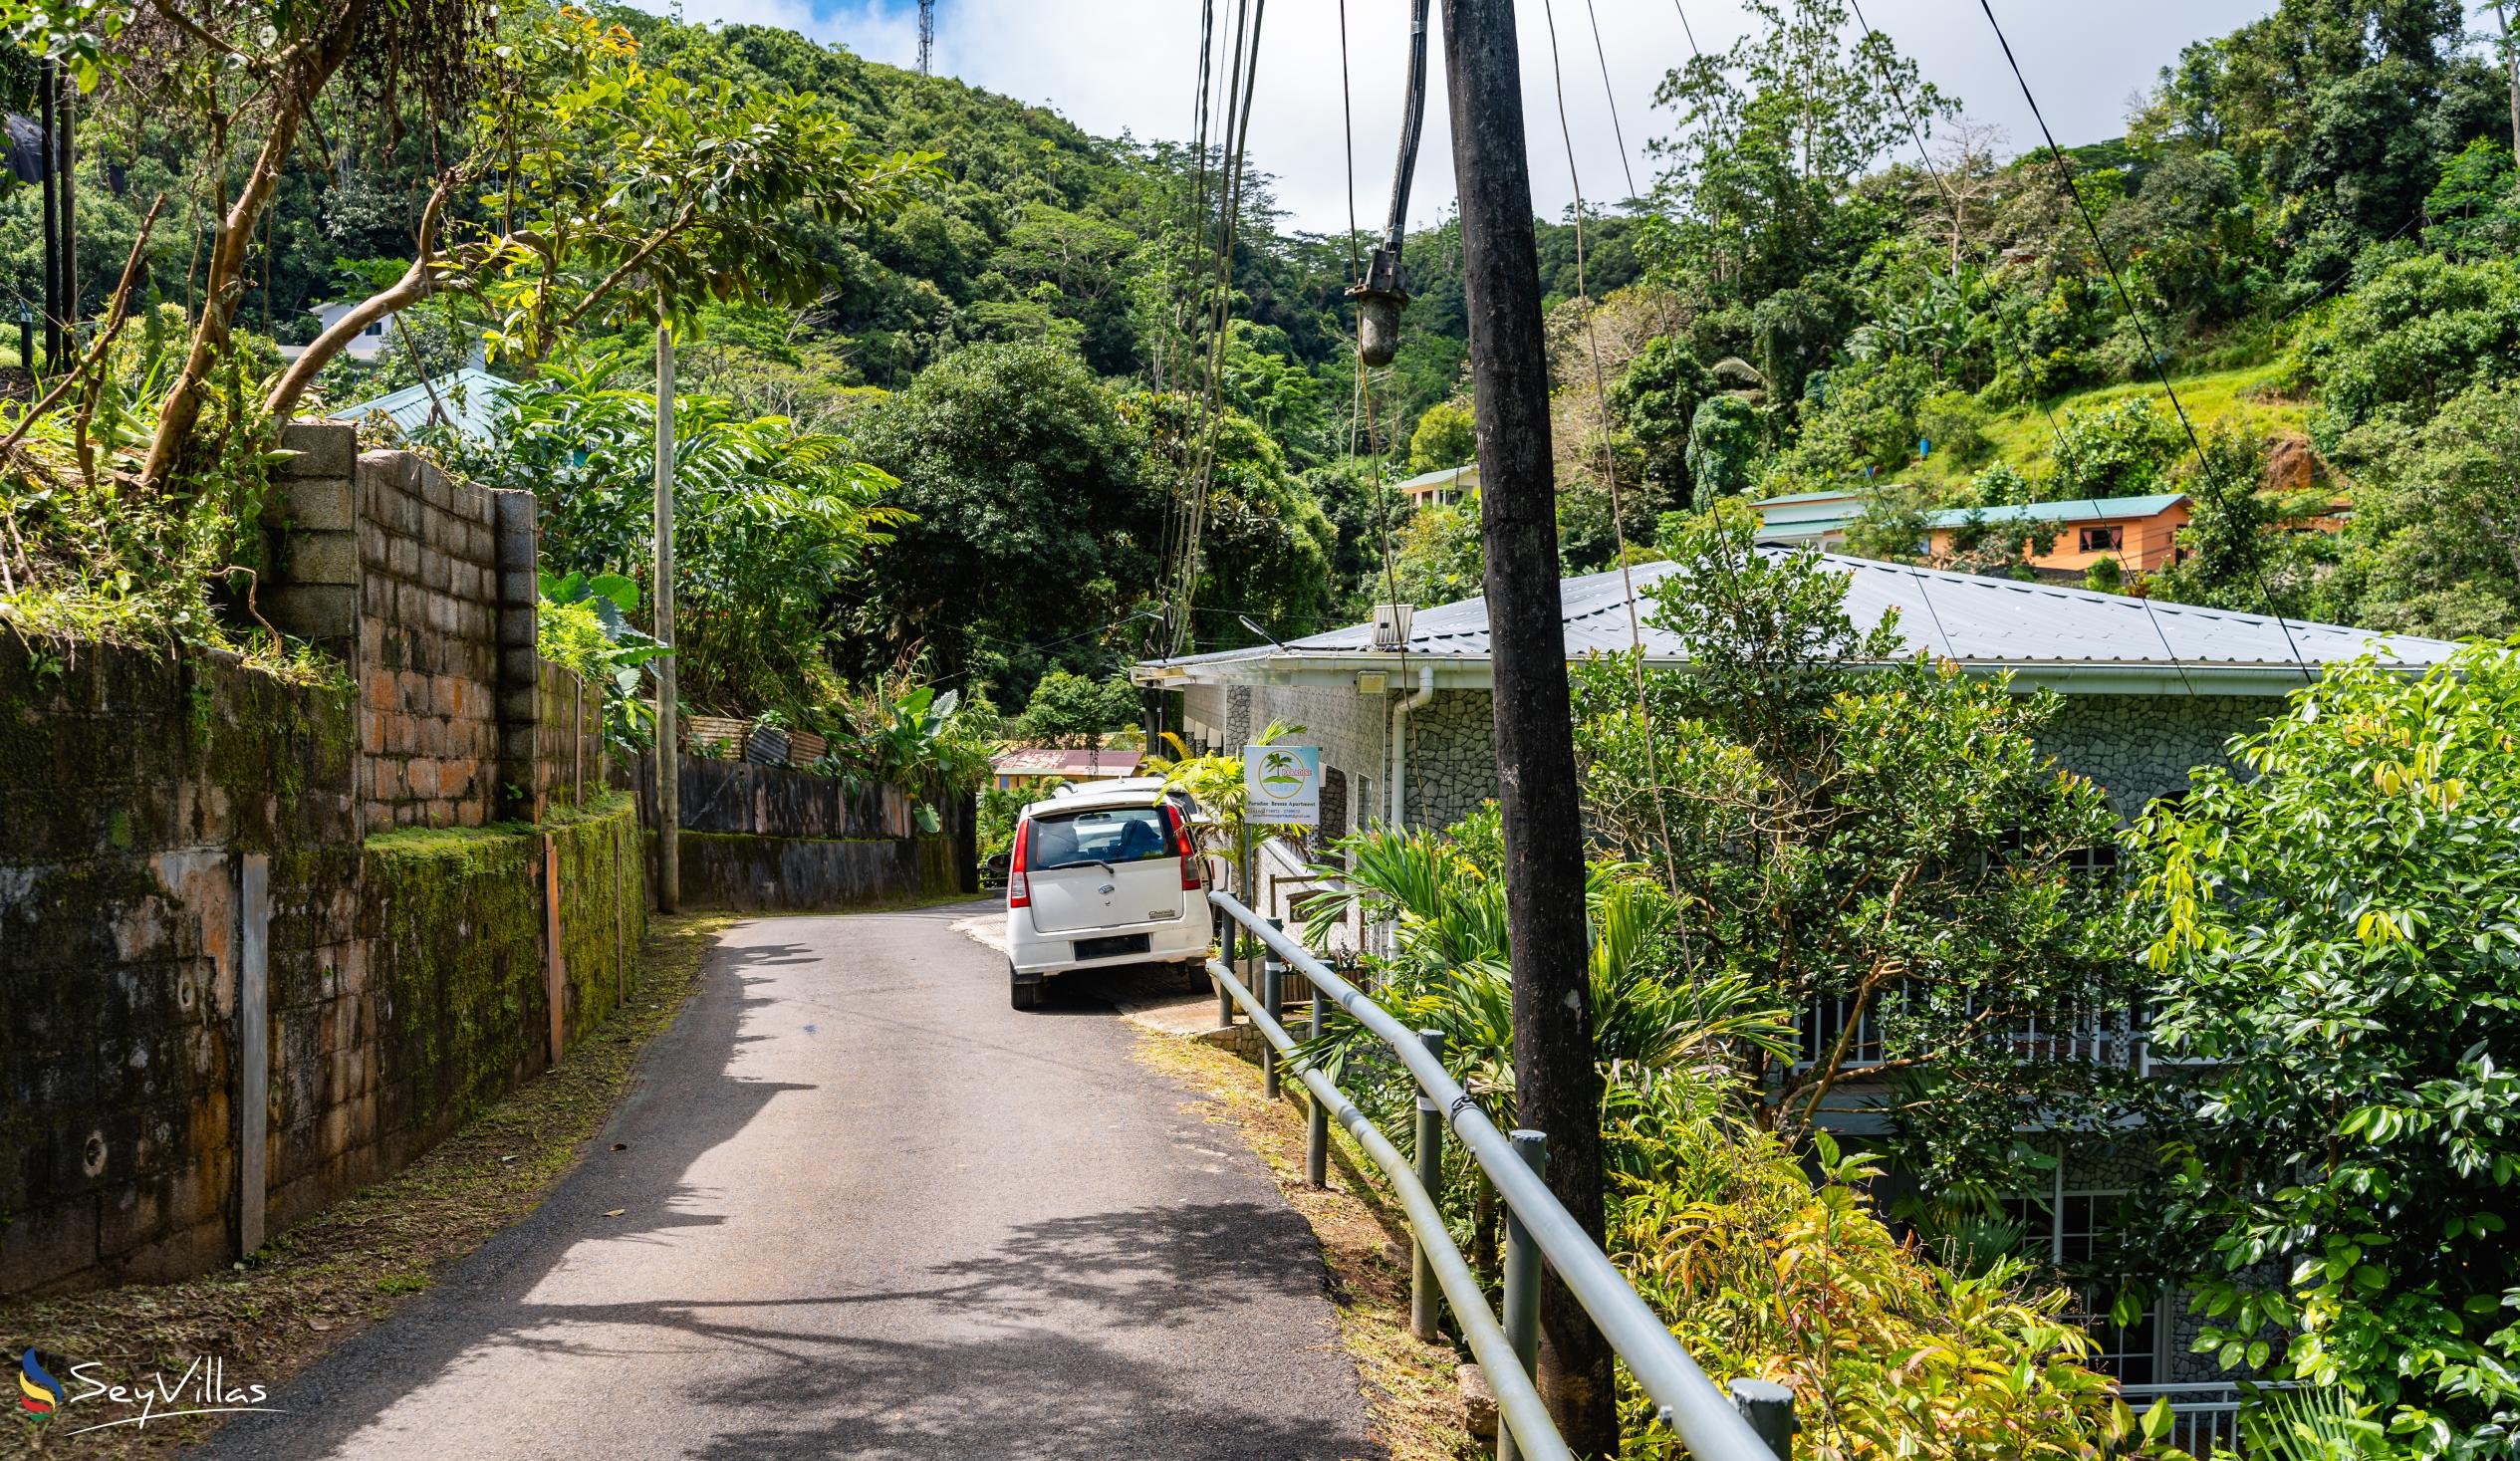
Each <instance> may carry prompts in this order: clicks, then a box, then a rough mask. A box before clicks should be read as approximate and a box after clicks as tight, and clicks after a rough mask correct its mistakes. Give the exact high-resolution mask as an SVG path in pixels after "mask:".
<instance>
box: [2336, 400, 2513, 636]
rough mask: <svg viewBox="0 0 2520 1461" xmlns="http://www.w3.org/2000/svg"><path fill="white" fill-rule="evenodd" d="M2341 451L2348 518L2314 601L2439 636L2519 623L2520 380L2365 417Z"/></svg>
mask: <svg viewBox="0 0 2520 1461" xmlns="http://www.w3.org/2000/svg"><path fill="white" fill-rule="evenodd" d="M2339 454H2340V455H2341V456H2342V457H2343V458H2344V459H2345V460H2346V461H2347V462H2348V463H2350V464H2351V465H2352V466H2353V468H2354V470H2355V473H2356V478H2355V494H2354V521H2353V522H2352V523H2351V524H2349V525H2348V526H2347V528H2346V532H2345V538H2344V553H2343V558H2342V561H2341V562H2340V563H2339V564H2338V566H2337V571H2336V572H2335V574H2334V575H2332V576H2330V577H2329V578H2327V579H2325V580H2324V581H2322V582H2321V583H2320V585H2319V587H2318V591H2317V592H2318V594H2319V600H2318V602H2317V603H2316V604H2315V605H2314V608H2313V610H2312V611H2313V612H2315V613H2317V614H2318V616H2320V617H2322V618H2328V619H2332V620H2335V621H2338V622H2345V623H2357V624H2368V625H2370V626H2371V627H2373V628H2379V629H2395V630H2400V631H2406V632H2412V633H2418V634H2431V635H2436V636H2439V637H2443V638H2460V637H2465V636H2468V635H2484V636H2487V637H2500V636H2502V635H2505V634H2509V633H2512V632H2514V631H2515V630H2520V381H2514V382H2506V383H2504V384H2501V385H2498V386H2479V387H2476V388H2475V389H2472V390H2469V391H2467V392H2465V393H2464V394H2462V395H2459V396H2457V397H2455V398H2454V399H2452V400H2451V401H2450V402H2449V404H2448V405H2446V406H2444V407H2443V408H2442V409H2441V411H2440V413H2439V414H2438V415H2435V416H2432V417H2431V418H2429V419H2428V420H2425V421H2423V422H2422V423H2421V424H2420V425H2416V426H2403V425H2398V424H2396V423H2394V422H2383V423H2376V424H2374V425H2370V426H2366V427H2364V428H2362V429H2361V430H2360V431H2357V432H2355V433H2354V434H2353V435H2352V436H2350V437H2348V438H2347V440H2346V442H2345V444H2344V446H2343V448H2342V449H2341V451H2340V453H2339Z"/></svg>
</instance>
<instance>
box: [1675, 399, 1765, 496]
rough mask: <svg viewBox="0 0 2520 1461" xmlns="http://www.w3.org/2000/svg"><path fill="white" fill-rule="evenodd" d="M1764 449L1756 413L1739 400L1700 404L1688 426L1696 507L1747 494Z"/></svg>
mask: <svg viewBox="0 0 2520 1461" xmlns="http://www.w3.org/2000/svg"><path fill="white" fill-rule="evenodd" d="M1765 447H1766V433H1765V431H1763V430H1762V429H1761V427H1760V422H1759V413H1758V412H1757V410H1755V409H1753V408H1752V407H1751V406H1750V405H1749V404H1748V403H1747V402H1745V401H1743V400H1742V399H1741V398H1740V397H1738V396H1733V395H1717V396H1711V397H1709V398H1707V399H1706V400H1705V401H1703V402H1701V403H1700V404H1699V405H1698V407H1697V410H1696V412H1695V413H1694V414H1692V415H1691V416H1690V417H1689V423H1688V477H1689V482H1690V484H1691V487H1692V490H1693V492H1694V494H1695V496H1694V501H1695V502H1696V504H1697V506H1698V507H1700V508H1704V507H1706V506H1708V505H1710V504H1711V503H1713V502H1714V500H1715V499H1716V498H1719V497H1738V496H1741V495H1742V494H1743V493H1745V492H1747V491H1748V490H1749V488H1750V482H1751V479H1752V477H1753V476H1754V475H1755V473H1756V467H1757V463H1758V459H1759V457H1760V455H1761V454H1762V452H1763V451H1764V449H1765Z"/></svg>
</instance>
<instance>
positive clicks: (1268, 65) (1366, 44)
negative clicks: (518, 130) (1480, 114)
mask: <svg viewBox="0 0 2520 1461" xmlns="http://www.w3.org/2000/svg"><path fill="white" fill-rule="evenodd" d="M2271 3H2272V0H2116V3H2113V4H2110V5H2105V6H2104V5H2091V4H2069V5H2059V4H2055V3H2053V0H1997V3H1996V7H1995V8H1996V12H1997V14H1998V15H1999V16H2001V17H2002V19H2003V21H2004V24H2005V27H2006V29H2007V31H2008V32H2009V34H2010V35H2011V38H2012V43H2013V49H2014V52H2015V53H2016V54H2017V55H2018V56H2019V58H2020V61H2021V65H2022V68H2023V70H2024V71H2025V72H2026V73H2027V74H2028V75H2029V78H2030V83H2031V85H2032V87H2033V88H2035V89H2036V90H2037V92H2038V94H2039V102H2040V105H2041V106H2042V107H2043V108H2044V109H2046V112H2047V116H2048V121H2049V122H2050V123H2051V124H2052V125H2053V126H2055V128H2056V130H2057V139H2058V140H2059V141H2061V142H2063V143H2065V144H2066V145H2068V146H2072V145H2074V144H2076V143H2078V142H2087V141H2094V140H2098V139H2100V138H2103V137H2109V136H2114V135H2117V134H2118V133H2119V131H2120V130H2121V129H2122V127H2123V122H2124V120H2125V115H2126V110H2127V103H2128V98H2129V96H2130V94H2131V93H2134V92H2139V91H2141V90H2142V89H2144V88H2146V87H2148V86H2150V84H2151V82H2152V80H2153V77H2154V74H2155V73H2156V72H2157V71H2158V70H2159V69H2160V68H2161V67H2163V66H2165V65H2168V64H2169V63H2170V62H2172V61H2174V60H2175V59H2176V58H2177V54H2178V50H2179V48H2180V47H2181V46H2183V45H2185V44H2186V43H2188V42H2190V41H2194V40H2199V39H2202V38H2205V37H2207V36H2213V35H2219V34H2221V33H2223V32H2225V31H2228V30H2230V29H2232V28H2233V27H2235V26H2237V25H2240V24H2242V23H2243V22H2245V21H2247V20H2249V19H2251V18H2253V17H2255V16H2257V15H2260V14H2263V13H2265V12H2266V10H2268V9H2269V8H2270V5H2271ZM1552 8H1554V11H1555V17H1554V18H1555V21H1556V24H1557V33H1558V41H1559V44H1560V47H1561V56H1560V60H1561V61H1562V63H1563V76H1564V82H1565V91H1566V113H1567V126H1568V130H1569V131H1571V132H1572V134H1573V137H1574V146H1575V156H1576V164H1577V166H1578V167H1579V168H1580V169H1581V175H1582V180H1583V185H1584V192H1585V196H1586V197H1587V198H1588V199H1591V200H1603V199H1612V198H1616V197H1618V196H1620V195H1622V194H1624V193H1625V192H1626V191H1627V184H1626V182H1625V181H1624V174H1623V172H1622V169H1621V160H1622V158H1621V151H1622V149H1621V147H1620V146H1619V144H1618V142H1617V141H1616V140H1615V139H1614V131H1613V120H1612V113H1611V108H1610V107H1609V105H1608V104H1607V102H1606V101H1605V97H1604V88H1603V77H1602V70H1603V59H1602V58H1606V59H1607V63H1608V70H1609V73H1610V78H1609V80H1610V91H1611V93H1612V94H1613V95H1615V96H1616V97H1617V99H1618V116H1617V123H1618V127H1619V129H1620V130H1622V131H1624V132H1625V135H1626V141H1627V146H1626V149H1625V150H1626V161H1627V163H1628V167H1629V168H1630V169H1631V170H1632V171H1633V173H1634V175H1635V177H1636V181H1637V185H1638V187H1644V186H1647V185H1649V182H1650V172H1649V165H1650V164H1649V163H1648V161H1647V159H1646V156H1645V153H1644V144H1645V142H1646V139H1647V138H1648V137H1653V136H1659V135H1662V134H1664V133H1665V132H1667V131H1668V129H1669V122H1670V118H1669V115H1668V114H1667V113H1663V112H1658V111H1655V110H1654V109H1653V108H1652V106H1651V101H1652V95H1653V89H1654V86H1655V84H1656V83H1657V82H1658V81H1659V80H1660V79H1661V78H1662V76H1663V74H1664V73H1665V72H1666V71H1668V70H1669V69H1670V68H1671V67H1673V66H1676V65H1678V64H1679V63H1680V62H1682V61H1683V60H1685V59H1686V57H1687V54H1688V48H1687V43H1686V42H1685V41H1684V40H1683V38H1682V32H1681V26H1680V20H1679V13H1678V10H1677V8H1676V7H1675V6H1674V5H1673V4H1672V3H1671V0H1593V12H1594V13H1597V14H1598V16H1599V20H1600V25H1601V38H1602V51H1601V57H1597V56H1596V53H1595V51H1594V41H1593V31H1592V28H1591V27H1592V21H1591V19H1590V16H1589V15H1588V11H1587V8H1586V3H1585V0H1517V4H1516V10H1517V14H1518V16H1519V18H1520V31H1521V43H1522V53H1523V83H1524V93H1523V104H1524V114H1525V117H1526V119H1527V125H1528V127H1529V131H1530V137H1531V157H1532V187H1533V192H1534V202H1535V204H1536V205H1537V207H1538V208H1539V209H1541V210H1542V211H1544V212H1548V213H1552V214H1554V213H1556V212H1558V211H1559V210H1561V209H1563V208H1565V207H1566V206H1567V204H1568V202H1569V201H1570V199H1571V197H1572V194H1573V189H1572V186H1571V180H1570V178H1569V175H1568V167H1567V154H1566V144H1565V142H1564V141H1563V140H1562V138H1561V133H1560V131H1559V127H1558V111H1557V100H1556V91H1555V88H1554V86H1553V84H1552V79H1551V73H1550V48H1549V29H1548V25H1549V21H1550V19H1551V16H1550V11H1551V9H1552ZM1217 9H1218V10H1219V11H1220V12H1224V13H1226V14H1228V15H1229V14H1230V13H1231V12H1232V10H1233V9H1234V0H1217ZM1347 10H1348V37H1349V80H1350V88H1351V95H1352V96H1353V99H1354V104H1355V125H1354V137H1355V147H1356V209H1357V214H1358V218H1359V221H1360V222H1361V223H1362V224H1363V225H1364V226H1366V227H1368V228H1375V227H1379V226H1380V224H1381V220H1382V217H1383V214H1384V211H1385V209H1386V206H1387V201H1388V197H1389V188H1390V175H1391V161H1392V156H1393V153H1394V150H1395V147H1396V143H1397V140H1398V128H1399V94H1400V88H1401V82H1402V69H1403V64H1404V59H1405V56H1406V42H1407V36H1406V30H1407V13H1408V7H1407V5H1406V3H1405V0H1349V3H1348V6H1347ZM1434 10H1435V14H1436V19H1435V22H1434V31H1435V33H1434V34H1433V35H1431V36H1429V38H1428V48H1427V49H1428V57H1429V67H1428V70H1429V74H1430V85H1429V87H1428V97H1427V118H1426V132H1425V142H1424V148H1423V151H1422V153H1421V155H1420V159H1419V163H1418V172H1417V181H1416V186H1415V189H1414V192H1413V194H1412V199H1411V206H1410V209H1409V212H1410V215H1411V221H1412V222H1413V223H1424V222H1428V221H1431V220H1433V219H1435V218H1438V217H1440V216H1441V215H1442V214H1443V213H1444V212H1445V211H1446V210H1447V209H1448V208H1449V206H1450V204H1451V201H1452V196H1453V188H1452V154H1451V131H1450V127H1449V126H1448V124H1447V122H1446V116H1445V100H1444V95H1443V40H1442V34H1441V26H1442V22H1441V12H1442V3H1441V0H1436V3H1435V6H1434ZM1865 11H1866V14H1867V16H1868V18H1870V19H1871V20H1872V22H1873V23H1874V24H1875V25H1876V26H1878V27H1880V28H1882V29H1883V30H1885V31H1888V32H1889V33H1890V35H1891V36H1892V37H1893V38H1895V39H1896V40H1897V42H1898V45H1899V47H1900V49H1901V50H1903V51H1904V52H1906V53H1907V54H1908V55H1910V56H1912V57H1914V58H1916V60H1917V62H1918V64H1919V65H1920V66H1921V67H1922V69H1923V71H1924V74H1925V76H1926V78H1927V79H1928V80H1931V81H1933V82H1936V83H1938V84H1940V85H1941V86H1942V87H1943V88H1944V89H1945V90H1946V91H1948V92H1951V93H1953V94H1955V95H1957V96H1958V97H1959V98H1960V99H1961V100H1962V101H1963V102H1964V103H1965V104H1966V105H1967V108H1968V111H1969V114H1970V115H1971V116H1973V117H1976V118H1979V119H1983V120H1985V121H1989V122H1996V123H1998V124H2000V125H2001V126H2002V127H2003V128H2004V130H2005V132H2006V134H2007V135H2008V136H2009V137H2010V138H2011V139H2012V141H2013V142H2014V144H2015V145H2017V146H2027V145H2029V144H2030V143H2032V142H2033V141H2035V140H2036V139H2037V136H2038V129H2037V126H2036V124H2035V123H2034V122H2032V121H2031V118H2030V113H2029V109H2028V108H2027V107H2026V106H2025V105H2024V104H2023V103H2022V100H2021V94H2020V93H2019V91H2017V90H2016V89H2015V87H2014V85H2013V80H2012V75H2011V73H2010V72H2009V71H2008V70H2007V69H2006V68H2005V66H2004V63H2003V57H2002V53H2001V52H2000V51H1999V50H1998V49H1997V47H1996V45H1995V39H1994V36H1993V33H1992V32H1991V31H1990V30H1989V29H1988V28H1987V26H1986V24H1985V19H1984V17H1983V16H1982V15H1980V14H1979V13H1978V11H1977V8H1976V7H1975V6H1974V5H1970V4H1967V3H1965V0H1870V3H1868V4H1866V5H1865ZM684 13H685V15H686V16H687V17H688V18H690V19H693V20H739V21H749V22H753V23H757V24H768V25H783V26H787V27H790V28H792V29H796V30H800V31H803V32H804V33H806V34H808V35H811V36H814V37H816V38H817V39H821V40H828V41H838V42H841V43H843V44H845V45H847V46H848V47H850V49H852V50H854V51H856V52H858V53H859V54H860V55H862V56H866V57H868V58H870V59H872V60H877V61H883V62H888V63H891V64H893V65H900V66H907V65H909V64H911V63H912V61H913V60H914V59H915V58H916V55H917V29H918V22H917V15H918V9H917V5H916V4H915V3H914V0H831V3H824V4H821V5H814V4H812V3H810V0H687V3H686V4H685V9H684ZM1687 13H1688V19H1689V23H1690V24H1691V25H1692V26H1694V27H1695V29H1696V33H1697V40H1698V43H1699V44H1700V45H1702V46H1704V47H1706V48H1707V49H1708V50H1710V51H1713V50H1720V49H1721V48H1723V47H1725V46H1727V45H1729V44H1731V42H1732V41H1733V40H1734V38H1735V37H1737V36H1738V35H1739V34H1740V33H1741V31H1742V29H1743V27H1744V25H1745V24H1746V18H1745V16H1744V14H1743V12H1742V11H1741V9H1740V8H1739V6H1738V5H1737V4H1735V3H1732V0H1721V3H1712V0H1693V3H1689V4H1688V11H1687ZM1198 29H1199V4H1198V0H940V3H939V4H938V6H937V14H936V69H937V70H938V71H939V72H941V73H945V74H948V75H952V76H957V77H960V78H961V79H963V80H964V81H967V82H969V83H971V84H972V85H974V86H979V87H985V88H987V89H989V90H991V91H994V92H1001V93H1004V94H1006V95H1008V96H1011V97H1015V98H1018V99H1020V100H1023V101H1026V102H1035V103H1042V104H1045V105H1048V106H1051V107H1054V108H1056V109H1057V110H1058V111H1059V112H1060V113H1061V114H1063V115H1065V116H1066V117H1068V118H1069V119H1070V120H1071V121H1073V122H1076V123H1077V124H1078V125H1080V126H1082V127H1084V128H1085V129H1087V130H1088V131H1091V132H1095V133H1098V134H1101V135H1106V136H1116V135H1118V134H1120V133H1121V132H1123V131H1127V132H1131V133H1134V135H1136V136H1139V137H1168V138H1173V139H1186V138H1187V136H1188V135H1189V131H1190V127H1191V122H1192V116H1193V112H1192V92H1193V87H1194V84H1195V74H1196V66H1197V60H1198ZM1339 34H1340V27H1339V0H1274V3H1272V4H1270V5H1269V6H1268V7H1267V19H1266V21H1265V22H1264V24H1263V27H1262V36H1261V47H1260V79H1259V86H1258V102H1257V105H1256V107H1255V109H1254V112H1253V115H1252V122H1251V156H1252V160H1253V163H1254V165H1256V166H1258V167H1260V168H1262V169H1264V170H1266V171H1268V172H1270V173H1272V174H1274V175H1275V176H1276V178H1277V192H1278V200H1279V203H1280V204H1281V206H1283V207H1284V208H1285V209H1286V210H1287V211H1288V212H1289V213H1290V214H1291V215H1292V218H1291V221H1292V222H1293V224H1294V225H1295V226H1297V227H1301V228H1308V229H1315V230H1321V231H1336V230H1338V229H1340V228H1342V227H1344V226H1345V225H1346V221H1347V216H1348V197H1349V193H1348V185H1347V179H1346V168H1345V164H1344V161H1343V157H1342V152H1343V146H1344V138H1345V137H1346V136H1347V135H1348V130H1347V128H1346V127H1344V126H1343V124H1342V119H1341V100H1340V45H1339Z"/></svg>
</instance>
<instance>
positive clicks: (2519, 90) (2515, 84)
mask: <svg viewBox="0 0 2520 1461" xmlns="http://www.w3.org/2000/svg"><path fill="white" fill-rule="evenodd" d="M2494 23H2495V24H2496V25H2498V26H2500V27H2501V28H2502V71H2503V76H2504V78H2505V79H2506V80H2508V81H2509V82H2510V84H2511V150H2512V151H2513V152H2515V153H2520V46H2515V45H2514V44H2513V42H2512V38H2511V16H2510V14H2509V13H2508V12H2506V11H2505V10H2504V9H2503V0H2494Z"/></svg>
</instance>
